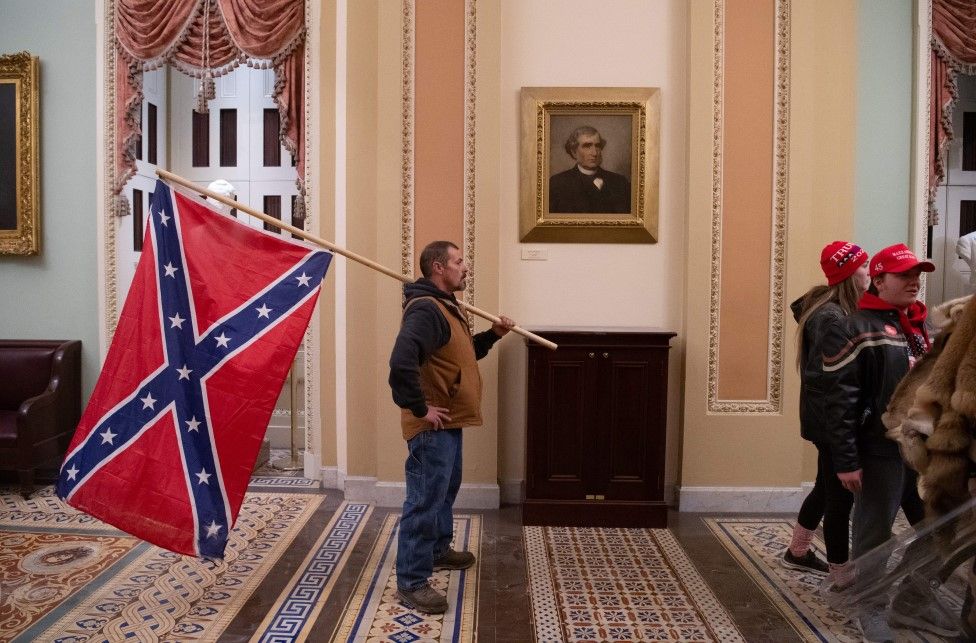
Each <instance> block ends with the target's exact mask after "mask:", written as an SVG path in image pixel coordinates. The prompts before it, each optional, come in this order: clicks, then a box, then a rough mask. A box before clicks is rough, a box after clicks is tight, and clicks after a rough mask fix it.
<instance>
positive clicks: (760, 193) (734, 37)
mask: <svg viewBox="0 0 976 643" xmlns="http://www.w3.org/2000/svg"><path fill="white" fill-rule="evenodd" d="M775 36H776V14H775V1H774V0H726V4H725V57H724V62H725V64H724V80H725V82H724V84H723V85H724V90H723V92H724V96H723V98H724V103H723V110H722V111H723V127H722V131H723V140H722V188H723V189H722V214H721V216H722V267H721V270H722V285H721V306H720V312H719V319H720V320H721V322H720V326H719V355H718V359H719V373H718V397H719V399H722V400H762V399H766V389H767V384H766V383H767V380H768V364H769V358H768V346H769V296H770V287H769V275H770V262H769V257H770V256H771V254H770V253H771V247H772V225H773V130H774V122H773V105H774V86H773V82H774V73H775V67H776V64H775V62H776V60H775V59H776V55H775V54H776V42H775V40H776V38H775Z"/></svg>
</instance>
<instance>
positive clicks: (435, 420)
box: [424, 405, 451, 429]
mask: <svg viewBox="0 0 976 643" xmlns="http://www.w3.org/2000/svg"><path fill="white" fill-rule="evenodd" d="M424 419H425V420H427V421H428V422H430V423H431V424H432V425H434V428H435V429H443V428H444V423H445V422H450V421H451V416H450V415H448V414H447V409H445V408H443V407H440V406H430V405H428V406H427V415H425V416H424Z"/></svg>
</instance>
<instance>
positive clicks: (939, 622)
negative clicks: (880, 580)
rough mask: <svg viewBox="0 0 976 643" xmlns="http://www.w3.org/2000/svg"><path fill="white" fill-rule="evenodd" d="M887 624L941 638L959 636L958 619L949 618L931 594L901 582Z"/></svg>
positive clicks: (892, 602) (959, 623)
mask: <svg viewBox="0 0 976 643" xmlns="http://www.w3.org/2000/svg"><path fill="white" fill-rule="evenodd" d="M888 622H889V623H891V624H892V625H894V626H895V627H904V628H907V629H911V630H923V631H925V632H931V633H932V634H937V635H938V636H941V637H943V638H951V637H954V636H958V635H959V627H960V625H961V622H960V619H959V618H958V617H954V616H951V615H950V614H949V613H948V612H947V611H945V608H943V607H941V606H940V605H939V604H938V602H937V601H936V600H934V597H933V596H932V595H931V594H927V593H925V592H923V591H921V590H920V589H918V588H916V587H914V586H912V585H910V584H908V583H905V582H903V583H902V585H901V587H900V588H899V591H898V593H897V594H896V595H895V598H894V600H893V601H891V612H890V613H889V614H888Z"/></svg>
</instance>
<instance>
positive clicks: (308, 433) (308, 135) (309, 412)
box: [299, 0, 320, 452]
mask: <svg viewBox="0 0 976 643" xmlns="http://www.w3.org/2000/svg"><path fill="white" fill-rule="evenodd" d="M311 23H312V0H305V32H306V35H305V60H304V61H303V62H304V63H305V79H304V80H305V87H304V94H305V95H304V97H303V98H304V99H305V106H304V108H303V109H304V111H303V112H302V114H304V115H305V173H304V174H305V175H304V176H303V177H302V179H303V183H304V184H305V194H304V195H299V196H301V197H302V200H303V201H304V202H305V209H304V212H305V217H304V218H303V220H302V229H303V230H305V231H306V232H309V231H311V230H312V217H314V216H315V210H314V209H313V208H312V207H311V199H309V197H308V195H309V194H310V193H311V192H312V190H313V189H315V184H314V183H315V180H314V177H313V175H312V171H311V167H310V166H311V165H312V164H311V163H309V159H310V158H311V156H312V150H313V149H314V147H315V141H316V140H318V139H317V137H316V136H315V133H314V131H313V129H312V123H313V121H314V122H318V121H317V120H316V119H313V118H311V116H310V114H311V113H312V48H311V47H310V46H309V45H310V42H309V41H310V40H311V38H312V37H313V36H312V35H311V34H312V33H316V34H317V33H319V31H318V29H309V28H308V26H309V25H310V24H311ZM315 26H316V27H317V26H318V25H315ZM313 323H315V322H314V321H313ZM302 345H303V346H304V348H305V350H303V351H302V357H303V359H302V373H304V375H305V377H304V380H303V382H302V384H303V386H302V391H303V392H304V394H305V395H304V402H303V407H302V408H303V409H304V410H305V427H304V431H303V433H304V436H305V439H304V445H305V451H306V452H312V451H314V449H313V445H314V441H313V437H312V427H313V426H319V421H318V417H317V416H316V414H315V411H316V409H317V408H318V405H316V404H312V400H313V397H315V398H317V397H318V393H319V392H318V382H319V379H320V378H319V373H318V372H317V371H316V369H315V362H314V361H313V360H312V353H313V351H314V350H315V349H314V347H315V346H316V341H315V333H314V332H313V327H312V324H309V326H308V328H306V329H305V337H304V338H303V339H302ZM313 393H314V396H313Z"/></svg>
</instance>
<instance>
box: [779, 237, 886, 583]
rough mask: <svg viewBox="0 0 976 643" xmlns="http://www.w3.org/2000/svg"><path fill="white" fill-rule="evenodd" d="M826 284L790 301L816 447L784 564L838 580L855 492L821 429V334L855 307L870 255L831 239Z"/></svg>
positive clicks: (847, 567)
mask: <svg viewBox="0 0 976 643" xmlns="http://www.w3.org/2000/svg"><path fill="white" fill-rule="evenodd" d="M820 267H821V268H822V269H823V271H824V276H825V277H827V285H826V286H824V285H817V286H814V287H813V288H811V289H810V290H808V291H807V292H806V293H805V294H804V295H803V296H802V297H800V298H799V299H797V300H796V301H794V302H793V304H792V305H791V306H790V308H791V309H792V310H793V316H794V317H795V318H796V321H797V329H796V334H797V350H796V365H797V369H798V370H799V371H800V435H801V436H803V438H804V439H805V440H809V441H810V442H812V443H813V444H814V446H816V447H817V480H816V482H815V483H814V486H813V489H812V490H811V491H810V493H809V494H807V497H806V499H805V500H804V501H803V505H802V506H801V507H800V513H799V515H798V516H797V521H796V525H795V526H794V527H793V538H792V540H791V542H790V546H789V547H788V548H787V549H786V551H785V552H783V558H782V559H781V562H782V564H783V566H784V567H788V568H790V569H798V570H801V571H807V572H814V573H818V574H824V573H828V572H829V573H830V574H831V576H832V577H833V578H834V579H835V580H836V581H837V582H838V584H847V583H849V582H850V580H851V578H852V576H853V569H852V567H851V564H850V562H849V561H848V555H849V552H848V532H849V525H848V523H849V520H850V513H851V506H852V505H853V502H854V497H853V496H852V495H851V492H850V491H848V490H847V489H845V488H844V486H843V483H842V479H841V478H839V477H838V475H837V473H836V471H835V469H834V461H833V456H832V454H831V449H830V440H829V436H828V435H827V434H826V433H825V425H826V416H825V410H824V391H825V388H824V380H825V378H824V372H823V338H824V333H825V330H826V328H827V327H828V326H829V325H830V324H831V323H832V322H834V321H837V320H841V319H843V318H845V317H847V316H849V315H852V314H854V312H855V311H857V302H858V300H859V299H860V298H861V295H862V294H863V293H864V291H866V290H867V288H868V285H869V284H870V281H871V280H870V277H869V275H868V254H867V253H866V252H865V251H864V250H862V249H861V247H860V246H858V245H856V244H854V243H851V242H849V241H834V242H832V243H829V244H827V245H826V246H825V247H824V249H823V251H822V252H821V253H820ZM821 519H822V520H823V531H824V542H825V544H826V546H827V562H824V561H823V560H821V559H820V558H819V557H817V556H816V555H815V554H814V553H813V550H812V549H811V548H810V542H811V541H812V540H813V532H814V531H815V530H816V528H817V525H818V524H820V521H821Z"/></svg>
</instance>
